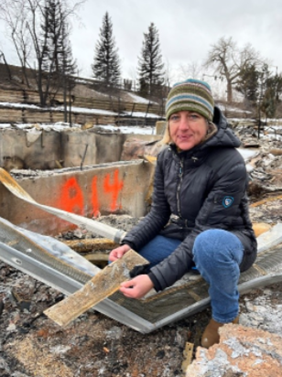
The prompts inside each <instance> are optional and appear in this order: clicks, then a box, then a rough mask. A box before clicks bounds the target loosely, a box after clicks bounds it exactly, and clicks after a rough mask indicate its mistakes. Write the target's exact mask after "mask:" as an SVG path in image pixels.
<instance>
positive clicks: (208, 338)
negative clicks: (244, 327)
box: [201, 315, 239, 348]
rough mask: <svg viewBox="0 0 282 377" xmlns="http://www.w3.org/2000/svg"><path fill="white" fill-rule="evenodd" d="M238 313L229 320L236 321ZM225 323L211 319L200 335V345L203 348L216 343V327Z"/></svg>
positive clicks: (217, 341) (237, 320)
mask: <svg viewBox="0 0 282 377" xmlns="http://www.w3.org/2000/svg"><path fill="white" fill-rule="evenodd" d="M238 322H239V315H238V316H237V317H236V318H235V319H234V320H233V321H232V322H231V323H238ZM223 325H225V323H219V322H216V321H215V320H214V319H211V320H210V322H209V324H208V325H207V327H206V328H205V331H204V333H203V335H202V340H201V346H202V347H204V348H209V347H211V346H213V345H214V344H216V343H219V333H218V329H219V328H220V327H222V326H223Z"/></svg>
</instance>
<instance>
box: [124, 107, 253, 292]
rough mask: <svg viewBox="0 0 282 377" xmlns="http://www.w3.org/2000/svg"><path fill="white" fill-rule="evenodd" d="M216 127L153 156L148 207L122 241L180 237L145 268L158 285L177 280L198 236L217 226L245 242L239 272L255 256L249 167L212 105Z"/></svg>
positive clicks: (136, 246) (137, 247)
mask: <svg viewBox="0 0 282 377" xmlns="http://www.w3.org/2000/svg"><path fill="white" fill-rule="evenodd" d="M213 123H214V124H216V126H217V128H218V131H217V132H216V133H215V134H214V135H213V136H212V137H211V138H209V139H208V140H206V141H205V142H204V143H202V144H199V145H197V146H195V147H194V148H193V149H191V150H188V151H182V152H177V149H176V147H175V145H170V146H169V147H167V148H165V149H164V150H162V151H161V152H160V153H159V155H158V159H157V165H156V171H155V179H154V193H153V203H152V208H151V211H150V212H149V214H148V215H147V216H145V218H144V219H143V220H141V221H140V223H139V224H138V225H137V226H136V227H134V228H133V229H132V230H131V231H130V232H128V233H127V235H126V237H125V238H124V240H123V243H125V244H128V245H129V246H130V247H131V248H133V249H134V250H136V251H138V250H140V249H141V248H142V246H144V245H145V244H147V243H148V242H149V241H150V240H151V239H152V238H154V237H155V236H156V235H157V234H162V235H165V236H168V237H172V238H177V239H180V240H181V241H183V242H182V243H181V244H180V245H179V246H178V247H177V249H175V251H174V252H173V253H172V254H171V255H170V256H169V257H168V258H166V259H165V260H163V261H162V262H161V263H159V264H158V265H157V266H155V267H153V268H152V269H151V272H150V273H149V276H150V278H151V279H152V281H153V283H154V286H155V288H156V289H157V290H160V289H164V288H166V287H168V286H170V285H172V284H173V283H175V282H176V281H177V280H178V279H180V278H181V277H182V276H183V275H184V274H185V273H186V272H187V271H189V269H190V268H191V266H192V265H193V259H192V258H193V255H192V248H193V244H194V241H195V238H196V237H197V235H198V234H199V233H201V232H203V231H204V230H207V229H211V228H216V229H225V230H228V231H230V232H232V233H234V234H235V235H236V236H238V238H239V239H240V240H241V242H242V244H243V246H244V258H243V260H242V263H241V265H240V269H241V271H245V270H246V269H248V268H249V267H250V266H251V265H252V263H253V262H254V260H255V258H256V252H257V250H256V249H257V243H256V238H255V235H254V232H253V229H252V224H251V221H250V218H249V213H248V199H247V195H246V188H247V183H248V182H247V181H248V178H247V172H246V167H245V162H244V160H243V158H242V156H241V154H240V153H239V152H238V151H237V150H236V148H237V147H239V145H240V141H239V139H238V138H237V137H236V136H235V135H234V134H233V132H232V130H231V129H230V128H228V124H227V121H226V119H225V117H224V116H223V115H222V113H221V111H220V110H219V109H218V108H217V107H215V115H214V119H213Z"/></svg>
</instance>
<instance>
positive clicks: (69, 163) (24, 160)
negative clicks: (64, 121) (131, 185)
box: [0, 129, 160, 170]
mask: <svg viewBox="0 0 282 377" xmlns="http://www.w3.org/2000/svg"><path fill="white" fill-rule="evenodd" d="M133 136H134V138H135V139H140V140H148V141H153V140H158V139H159V138H160V136H155V135H130V134H120V133H116V134H111V133H109V134H106V133H105V134H99V133H96V132H95V129H91V130H85V131H78V130H75V129H74V130H73V131H72V130H66V131H63V132H57V131H54V130H50V131H45V130H40V131H36V130H32V131H29V132H27V131H26V130H11V129H2V130H0V166H2V167H5V168H7V170H11V168H17V169H22V168H25V169H32V170H35V169H41V170H46V169H56V168H62V167H64V168H66V167H74V166H78V167H80V166H81V165H83V166H86V165H93V164H101V163H107V162H115V161H119V160H120V159H121V155H122V150H123V145H124V142H125V140H127V139H128V138H133Z"/></svg>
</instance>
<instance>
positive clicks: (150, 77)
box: [138, 23, 164, 95]
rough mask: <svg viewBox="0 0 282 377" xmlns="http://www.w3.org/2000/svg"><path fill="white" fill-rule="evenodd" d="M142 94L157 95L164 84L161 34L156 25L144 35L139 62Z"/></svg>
mask: <svg viewBox="0 0 282 377" xmlns="http://www.w3.org/2000/svg"><path fill="white" fill-rule="evenodd" d="M138 72H139V84H140V92H141V93H142V94H145V95H146V94H149V95H154V94H157V93H156V92H158V91H159V90H160V88H161V86H162V84H163V82H164V64H163V62H162V55H161V51H160V42H159V33H158V30H157V28H156V27H155V25H154V23H151V25H150V26H149V31H148V33H144V40H143V45H142V51H141V57H139V62H138Z"/></svg>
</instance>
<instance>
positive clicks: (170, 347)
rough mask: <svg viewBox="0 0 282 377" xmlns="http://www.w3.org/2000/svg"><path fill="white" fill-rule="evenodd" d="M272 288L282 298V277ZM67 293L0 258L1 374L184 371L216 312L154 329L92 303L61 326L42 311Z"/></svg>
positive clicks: (111, 220) (127, 223)
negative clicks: (189, 349) (132, 324)
mask: <svg viewBox="0 0 282 377" xmlns="http://www.w3.org/2000/svg"><path fill="white" fill-rule="evenodd" d="M263 217H264V218H265V216H263ZM100 220H101V221H103V222H106V223H108V224H111V225H113V226H115V227H117V228H122V229H125V230H127V229H129V228H130V227H131V226H132V224H134V223H136V222H137V221H138V219H133V218H131V217H129V216H114V215H110V216H106V217H102V218H101V219H100ZM75 234H76V236H75ZM77 237H80V238H85V237H89V234H86V233H85V234H83V232H82V231H80V230H77V231H75V232H74V233H73V232H68V233H66V234H63V235H60V236H59V238H60V239H61V240H62V239H70V238H71V239H75V238H77ZM270 289H271V291H272V292H273V297H272V298H271V300H272V301H273V302H274V303H275V302H276V301H277V300H279V301H280V302H281V297H282V285H275V286H272V287H270ZM259 295H262V290H260V289H257V290H254V291H252V292H251V293H249V294H247V295H244V296H242V297H241V299H240V306H241V314H243V313H244V312H247V306H246V303H248V305H250V302H252V300H255V299H256V298H257V297H258V296H259ZM63 297H64V296H63V294H61V293H59V292H57V291H56V290H54V289H52V288H50V287H48V286H46V285H45V284H43V283H41V282H39V281H36V280H35V279H33V278H32V277H30V276H28V275H25V274H23V273H22V272H19V271H17V270H15V269H13V268H12V267H10V266H8V265H6V264H4V263H0V298H1V302H2V304H1V308H0V311H1V317H0V333H1V337H0V375H1V376H2V377H8V376H9V377H10V376H12V377H45V376H46V377H47V376H48V377H49V376H50V377H51V376H54V377H57V376H58V377H59V376H60V377H76V376H79V377H90V376H91V377H98V376H103V377H114V376H115V377H145V376H150V377H155V376H161V377H173V376H175V377H177V376H179V377H180V376H183V371H182V363H183V361H184V355H183V351H184V348H185V344H186V342H190V343H193V344H194V351H195V350H196V347H197V346H198V345H199V344H200V338H201V334H202V331H203V329H204V327H205V326H206V324H207V323H208V321H209V318H210V314H211V313H210V309H209V308H208V309H206V310H203V311H202V312H200V313H198V314H196V315H193V316H190V317H187V318H185V319H183V320H180V321H178V322H175V323H172V324H170V325H167V326H164V327H163V328H161V329H158V330H156V331H154V332H152V333H150V334H140V333H138V332H136V331H135V330H132V329H130V328H128V327H126V326H125V325H121V324H119V323H118V322H116V321H114V320H111V319H110V318H107V317H106V316H104V315H102V314H100V313H98V312H96V311H95V310H93V309H91V310H89V311H88V312H87V313H85V314H83V315H82V316H80V317H79V318H78V319H76V320H75V321H74V322H72V323H71V324H70V325H68V326H67V327H66V328H61V327H60V326H58V325H56V324H55V323H54V322H52V321H51V320H50V319H48V318H47V317H46V316H45V315H44V314H42V312H43V311H44V310H45V309H46V308H48V307H50V306H52V305H53V304H55V303H56V302H58V301H60V300H61V299H62V298H63ZM275 300H276V301H275ZM270 330H271V329H270Z"/></svg>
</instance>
